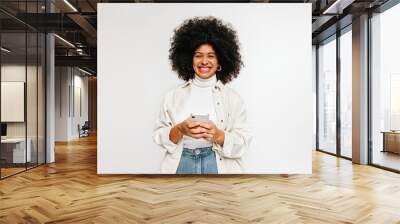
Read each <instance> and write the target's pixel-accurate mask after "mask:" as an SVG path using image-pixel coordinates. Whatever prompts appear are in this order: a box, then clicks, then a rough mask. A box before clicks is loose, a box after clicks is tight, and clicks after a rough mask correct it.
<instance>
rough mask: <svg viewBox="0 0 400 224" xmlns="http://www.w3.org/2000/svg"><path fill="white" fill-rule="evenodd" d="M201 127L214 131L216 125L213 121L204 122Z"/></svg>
mask: <svg viewBox="0 0 400 224" xmlns="http://www.w3.org/2000/svg"><path fill="white" fill-rule="evenodd" d="M199 125H200V126H201V127H203V128H206V129H214V128H215V125H214V123H212V121H208V122H202V123H200V124H199Z"/></svg>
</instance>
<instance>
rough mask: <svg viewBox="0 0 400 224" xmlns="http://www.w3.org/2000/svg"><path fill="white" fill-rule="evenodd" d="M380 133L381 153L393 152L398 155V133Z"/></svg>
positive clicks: (399, 152) (399, 143)
mask: <svg viewBox="0 0 400 224" xmlns="http://www.w3.org/2000/svg"><path fill="white" fill-rule="evenodd" d="M382 133H383V150H382V152H393V153H397V154H400V132H398V131H382Z"/></svg>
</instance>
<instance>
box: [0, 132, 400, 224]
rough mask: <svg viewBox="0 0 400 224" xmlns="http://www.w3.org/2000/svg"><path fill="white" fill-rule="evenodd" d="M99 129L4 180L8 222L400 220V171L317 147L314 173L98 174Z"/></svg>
mask: <svg viewBox="0 0 400 224" xmlns="http://www.w3.org/2000/svg"><path fill="white" fill-rule="evenodd" d="M96 150H97V149H96V137H95V136H91V137H88V138H82V139H80V140H79V141H73V142H69V143H58V144H57V145H56V163H54V164H48V165H45V166H41V167H38V168H35V169H32V170H29V171H27V172H25V173H21V174H18V175H16V176H13V177H10V178H7V179H5V180H2V181H0V202H1V203H0V223H119V224H120V223H374V224H375V223H400V175H399V174H396V173H392V172H388V171H384V170H381V169H378V168H375V167H371V166H362V165H355V164H352V163H351V162H350V161H348V160H344V159H339V158H336V157H333V156H330V155H327V154H324V153H321V152H314V153H313V174H312V175H234V176H212V177H206V176H185V177H177V176H162V175H158V176H146V175H100V176H99V175H97V174H96V171H97V168H96V161H97V159H96Z"/></svg>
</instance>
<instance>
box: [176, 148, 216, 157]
mask: <svg viewBox="0 0 400 224" xmlns="http://www.w3.org/2000/svg"><path fill="white" fill-rule="evenodd" d="M211 152H212V147H204V148H196V149H188V148H183V152H182V153H183V154H185V155H192V156H207V155H209V154H210V153H211Z"/></svg>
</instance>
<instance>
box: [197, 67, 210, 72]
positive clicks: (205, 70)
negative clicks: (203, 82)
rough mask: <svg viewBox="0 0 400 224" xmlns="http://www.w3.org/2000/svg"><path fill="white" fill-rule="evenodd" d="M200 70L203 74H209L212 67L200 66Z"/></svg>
mask: <svg viewBox="0 0 400 224" xmlns="http://www.w3.org/2000/svg"><path fill="white" fill-rule="evenodd" d="M199 70H200V72H201V73H207V72H208V71H210V67H203V66H200V67H199Z"/></svg>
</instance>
